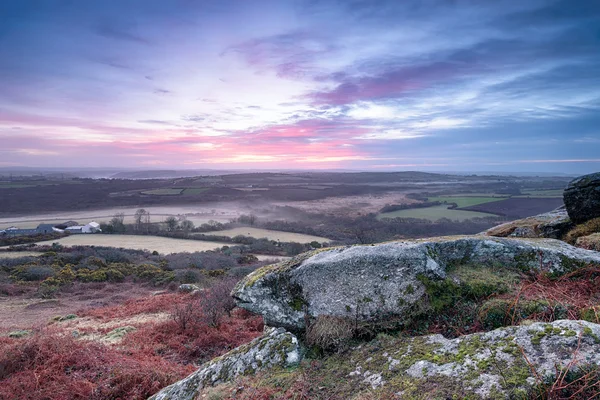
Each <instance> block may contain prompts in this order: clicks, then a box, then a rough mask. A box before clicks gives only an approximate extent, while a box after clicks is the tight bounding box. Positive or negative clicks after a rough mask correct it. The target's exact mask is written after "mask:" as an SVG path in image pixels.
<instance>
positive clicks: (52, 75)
mask: <svg viewBox="0 0 600 400" xmlns="http://www.w3.org/2000/svg"><path fill="white" fill-rule="evenodd" d="M599 71H600V2H598V1H594V0H590V1H587V0H581V1H576V2H573V1H551V0H543V1H542V0H540V1H538V0H532V1H506V2H476V1H445V0H428V1H417V0H414V1H320V0H316V1H312V0H306V1H300V0H298V1H262V0H260V1H242V0H238V1H228V0H225V1H219V2H213V1H188V0H174V1H167V0H124V1H116V0H106V1H71V0H25V1H24V0H5V1H2V4H0V156H1V157H0V167H24V166H32V167H124V168H214V169H218V168H234V169H235V168H237V169H243V168H256V169H264V168H273V169H284V168H285V169H336V168H343V169H355V170H371V171H387V170H396V169H413V170H414V169H416V170H436V171H442V170H449V171H484V170H497V171H503V170H505V171H542V172H544V171H548V172H565V173H585V172H592V171H597V170H599V169H600V73H599Z"/></svg>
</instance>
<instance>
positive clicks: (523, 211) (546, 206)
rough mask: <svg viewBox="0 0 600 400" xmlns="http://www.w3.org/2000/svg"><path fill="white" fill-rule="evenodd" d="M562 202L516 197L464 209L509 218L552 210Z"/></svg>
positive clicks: (558, 200) (559, 199) (552, 199)
mask: <svg viewBox="0 0 600 400" xmlns="http://www.w3.org/2000/svg"><path fill="white" fill-rule="evenodd" d="M562 204H563V200H562V198H552V197H547V198H520V197H519V198H518V197H512V198H509V199H505V200H502V201H495V202H492V203H483V204H478V205H474V206H471V207H466V208H464V210H470V211H477V212H484V213H485V212H488V213H493V214H497V215H502V216H504V217H506V218H510V219H518V218H525V217H529V216H532V215H536V214H541V213H544V212H548V211H550V210H553V209H555V208H557V207H559V206H561V205H562Z"/></svg>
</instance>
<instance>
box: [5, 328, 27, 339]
mask: <svg viewBox="0 0 600 400" xmlns="http://www.w3.org/2000/svg"><path fill="white" fill-rule="evenodd" d="M29 335H31V331H29V330H18V331H12V332H9V333H8V337H9V338H13V339H19V338H22V337H25V336H29Z"/></svg>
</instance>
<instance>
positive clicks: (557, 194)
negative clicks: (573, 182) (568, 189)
mask: <svg viewBox="0 0 600 400" xmlns="http://www.w3.org/2000/svg"><path fill="white" fill-rule="evenodd" d="M521 193H522V195H519V196H514V197H552V198H561V199H562V197H563V190H562V189H551V190H535V189H522V190H521Z"/></svg>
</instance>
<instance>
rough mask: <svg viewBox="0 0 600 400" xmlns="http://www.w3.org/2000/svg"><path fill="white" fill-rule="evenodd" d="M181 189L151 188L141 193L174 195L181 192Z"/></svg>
mask: <svg viewBox="0 0 600 400" xmlns="http://www.w3.org/2000/svg"><path fill="white" fill-rule="evenodd" d="M181 192H183V189H170V188H167V189H153V190H146V191H143V192H142V194H147V195H152V196H176V195H179V194H181Z"/></svg>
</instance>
